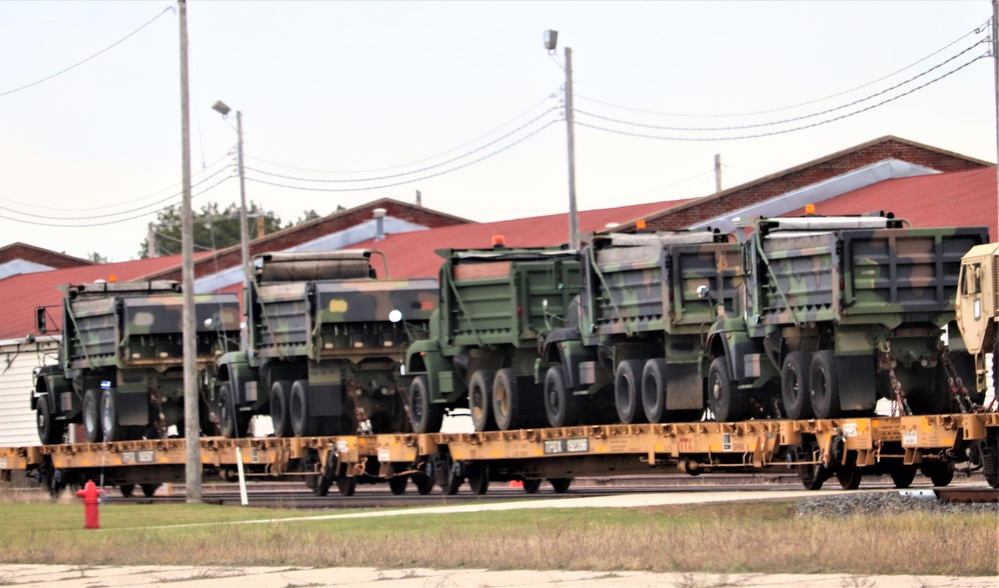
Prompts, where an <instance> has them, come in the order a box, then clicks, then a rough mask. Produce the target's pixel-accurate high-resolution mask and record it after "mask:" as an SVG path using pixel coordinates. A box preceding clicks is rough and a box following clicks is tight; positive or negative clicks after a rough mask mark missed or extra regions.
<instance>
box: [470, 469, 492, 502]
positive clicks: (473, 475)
mask: <svg viewBox="0 0 999 588" xmlns="http://www.w3.org/2000/svg"><path fill="white" fill-rule="evenodd" d="M468 486H469V488H471V489H472V494H475V495H478V496H481V495H483V494H485V493H486V492H488V491H489V464H485V463H481V464H475V465H472V466H469V468H468Z"/></svg>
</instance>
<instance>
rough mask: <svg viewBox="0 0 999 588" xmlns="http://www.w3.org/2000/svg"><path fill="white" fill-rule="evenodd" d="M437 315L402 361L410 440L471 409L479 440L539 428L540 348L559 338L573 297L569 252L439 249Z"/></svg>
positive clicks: (576, 280)
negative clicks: (487, 433) (554, 335)
mask: <svg viewBox="0 0 999 588" xmlns="http://www.w3.org/2000/svg"><path fill="white" fill-rule="evenodd" d="M437 254H438V255H440V256H441V257H443V258H444V263H443V265H442V266H441V269H440V280H439V281H440V294H441V305H440V309H439V310H438V311H437V312H436V313H434V316H433V317H432V318H431V320H430V337H429V338H428V339H427V340H424V341H417V342H416V343H414V344H413V345H412V346H411V347H410V348H409V350H408V351H407V353H406V364H405V367H406V374H407V377H409V378H411V384H410V387H409V409H410V415H411V418H412V423H413V430H414V431H416V432H418V433H432V432H436V431H438V430H439V429H440V426H441V422H442V419H443V414H444V410H446V409H452V408H457V407H459V406H462V405H464V406H468V407H469V408H470V409H471V412H472V421H473V423H474V425H475V429H476V430H477V431H484V430H490V429H495V428H499V429H503V430H506V429H517V428H522V427H529V426H537V425H543V424H544V421H545V412H544V406H543V399H542V390H541V389H540V387H539V385H538V384H536V380H535V377H534V374H535V372H536V370H537V369H538V368H537V367H536V363H537V362H538V361H539V359H538V343H539V341H540V340H542V337H543V335H544V334H545V333H548V332H551V331H553V330H555V329H560V328H564V327H565V326H566V324H567V320H568V318H567V314H569V305H570V302H572V300H573V299H574V298H575V297H576V296H577V294H578V293H579V288H580V262H579V254H578V252H576V251H568V250H565V249H561V248H523V249H514V248H510V249H508V248H506V247H503V246H497V247H495V248H493V249H467V250H454V249H442V250H440V251H438V252H437Z"/></svg>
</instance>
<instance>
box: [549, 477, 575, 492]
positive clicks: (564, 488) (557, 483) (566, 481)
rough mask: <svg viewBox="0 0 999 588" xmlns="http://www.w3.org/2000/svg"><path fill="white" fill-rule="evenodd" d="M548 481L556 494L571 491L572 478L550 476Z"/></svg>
mask: <svg viewBox="0 0 999 588" xmlns="http://www.w3.org/2000/svg"><path fill="white" fill-rule="evenodd" d="M548 482H549V483H550V484H551V485H552V490H554V491H555V494H565V493H566V492H568V491H569V485H570V484H572V478H548Z"/></svg>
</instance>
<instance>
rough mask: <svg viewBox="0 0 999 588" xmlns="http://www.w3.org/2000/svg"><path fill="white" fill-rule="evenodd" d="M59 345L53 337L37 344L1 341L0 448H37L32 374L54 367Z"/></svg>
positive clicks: (44, 338)
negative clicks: (37, 368)
mask: <svg viewBox="0 0 999 588" xmlns="http://www.w3.org/2000/svg"><path fill="white" fill-rule="evenodd" d="M58 358H59V345H58V342H57V340H56V339H54V338H52V337H39V340H38V341H35V342H33V343H25V342H24V341H23V340H14V341H0V447H11V446H23V445H38V444H39V442H38V429H37V427H36V426H35V412H34V411H33V410H31V405H30V404H29V402H30V397H31V390H32V388H33V382H32V377H31V374H32V370H34V368H36V367H40V366H42V365H48V364H53V363H56V362H57V361H58Z"/></svg>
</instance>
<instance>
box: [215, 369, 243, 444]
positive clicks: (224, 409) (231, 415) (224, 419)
mask: <svg viewBox="0 0 999 588" xmlns="http://www.w3.org/2000/svg"><path fill="white" fill-rule="evenodd" d="M249 428H250V419H249V418H247V417H244V416H242V415H241V414H240V413H239V412H238V411H237V410H236V399H235V396H234V395H233V393H232V384H230V383H229V382H224V383H223V384H222V385H221V386H220V387H219V432H220V434H221V435H222V436H223V437H227V438H229V439H242V438H243V437H246V434H247V432H248V431H249Z"/></svg>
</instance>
